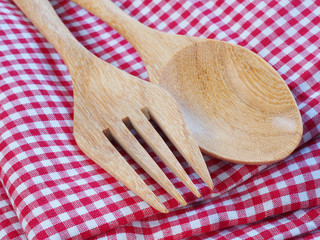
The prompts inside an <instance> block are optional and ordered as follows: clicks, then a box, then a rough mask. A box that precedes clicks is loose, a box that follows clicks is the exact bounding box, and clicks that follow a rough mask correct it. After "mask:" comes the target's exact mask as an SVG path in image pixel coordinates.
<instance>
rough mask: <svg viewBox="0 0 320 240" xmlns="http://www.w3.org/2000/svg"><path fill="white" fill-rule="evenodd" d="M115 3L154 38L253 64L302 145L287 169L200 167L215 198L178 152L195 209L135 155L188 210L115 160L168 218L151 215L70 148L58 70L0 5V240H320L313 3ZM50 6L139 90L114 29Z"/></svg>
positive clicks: (319, 42) (66, 82)
mask: <svg viewBox="0 0 320 240" xmlns="http://www.w3.org/2000/svg"><path fill="white" fill-rule="evenodd" d="M114 2H115V3H116V4H117V5H118V6H120V8H122V9H123V10H125V11H126V12H127V13H128V14H130V15H131V16H133V17H134V18H136V19H138V20H139V21H141V22H142V23H144V24H146V25H148V26H150V27H152V28H156V29H159V30H163V31H166V32H172V33H178V34H184V35H192V36H198V37H206V38H211V39H219V40H224V41H228V42H231V43H235V44H239V45H241V46H244V47H246V48H248V49H250V50H252V51H254V52H256V53H257V54H259V55H260V56H261V57H263V58H264V59H265V60H266V61H267V62H269V63H270V64H271V65H272V66H273V67H274V68H275V69H276V70H277V71H278V72H279V73H280V75H281V76H282V77H283V79H284V80H285V81H286V83H287V84H288V86H289V88H290V90H291V91H292V93H293V95H294V97H295V99H296V101H297V104H298V106H299V109H300V112H301V115H302V120H303V125H304V134H303V139H302V142H301V143H300V145H299V147H298V148H297V149H296V151H295V152H294V153H293V154H291V156H289V157H288V158H287V159H285V160H283V161H281V162H279V163H275V164H272V165H268V166H266V165H263V166H245V165H239V164H232V163H228V162H225V161H220V160H218V159H215V158H211V157H209V156H205V160H206V163H207V165H208V167H209V170H210V173H211V176H212V178H213V182H214V184H215V189H214V191H210V189H209V188H208V187H207V186H206V185H205V184H204V183H203V182H202V181H201V179H200V178H199V177H198V176H197V174H195V173H194V171H193V170H192V169H191V168H190V167H189V166H188V165H187V164H186V162H184V161H183V160H182V159H181V157H180V156H179V155H178V153H177V152H176V151H175V154H176V155H177V156H178V158H179V159H181V160H182V164H183V167H184V168H185V169H186V171H187V173H188V174H189V175H190V177H191V179H192V181H193V182H194V183H195V184H196V186H197V187H198V188H199V191H200V192H201V194H202V196H203V197H202V198H201V199H196V197H195V196H193V194H192V193H191V192H189V191H188V189H187V188H186V187H184V186H183V184H182V183H181V182H180V181H179V180H178V179H177V178H175V177H174V175H173V174H172V173H171V172H170V170H168V169H167V168H166V167H165V166H164V165H163V164H162V163H161V162H160V161H159V159H158V158H157V157H155V156H154V154H153V153H152V152H151V150H150V149H149V148H148V147H147V146H145V145H144V146H145V147H146V148H147V149H148V151H149V152H150V153H151V155H152V156H153V157H154V159H155V161H157V162H158V163H159V165H160V166H161V167H162V168H163V171H164V172H166V174H167V175H168V177H169V178H170V179H171V180H172V182H173V183H174V184H175V186H176V187H177V188H178V189H179V191H180V192H181V193H182V195H183V197H184V198H185V199H186V200H187V201H188V203H189V204H188V206H186V207H181V206H179V204H178V203H177V202H176V201H175V200H174V199H173V198H172V197H171V196H170V195H168V194H167V193H166V192H165V191H164V190H163V189H162V188H161V187H160V186H159V185H158V184H156V183H155V182H154V181H153V180H152V179H150V177H149V176H148V175H147V174H146V173H145V172H143V170H142V169H141V168H140V167H139V166H138V165H137V164H135V163H134V161H133V160H132V159H130V157H129V156H127V155H126V154H125V153H122V154H123V155H124V156H125V157H126V158H127V159H128V161H129V163H130V164H131V165H132V166H133V167H134V168H135V169H136V171H137V172H138V173H139V174H140V176H141V177H142V178H143V179H144V180H145V181H146V183H147V184H148V185H150V187H151V188H152V190H153V191H154V192H155V193H156V195H157V196H159V198H160V200H161V201H162V202H163V203H164V204H165V205H166V207H168V208H169V209H170V213H169V214H160V213H158V212H157V211H155V210H154V209H152V208H151V207H149V206H148V205H147V204H146V203H144V202H143V201H142V200H141V199H140V198H138V197H136V196H135V195H134V194H133V193H132V192H130V191H128V190H127V189H126V188H125V187H123V186H122V185H121V184H120V183H118V182H117V181H116V180H115V179H114V178H112V177H111V176H110V175H109V174H108V173H106V172H104V171H103V170H102V169H101V168H100V167H99V166H98V165H96V164H95V163H94V162H93V161H91V160H90V159H88V157H86V156H85V155H84V154H83V153H82V152H81V150H80V149H79V148H78V147H77V145H76V143H75V140H74V136H73V131H72V126H73V119H72V117H73V97H72V94H73V89H72V84H71V78H70V75H69V73H68V70H67V68H66V66H65V65H64V63H63V61H62V60H61V58H60V56H59V55H58V54H57V52H56V51H55V50H54V49H53V47H52V46H51V45H50V44H49V43H48V42H47V41H46V39H45V38H44V37H43V36H42V35H41V34H40V33H39V32H38V30H37V29H36V28H35V27H34V26H33V25H32V24H31V23H30V21H29V20H28V19H27V18H26V17H25V16H24V15H23V14H22V13H21V12H20V11H19V10H18V8H17V7H16V6H15V5H14V4H13V2H12V1H11V0H0V109H1V111H0V141H1V142H0V180H1V184H0V239H19V240H20V239H71V238H74V239H86V238H91V239H106V237H109V239H116V238H118V239H143V238H145V239H165V238H167V239H181V238H190V239H236V238H238V239H252V237H254V238H255V239H268V238H270V239H272V238H277V239H284V238H286V239H287V238H296V239H299V238H301V239H313V238H317V237H318V238H319V237H320V207H319V206H318V205H320V135H319V131H320V116H319V112H320V103H319V101H320V83H319V81H320V70H319V69H320V49H319V48H320V2H319V1H309V0H305V1H298V0H295V1H258V0H254V1H241V0H238V1H235V0H227V1H198V0H182V1H173V0H153V1H141V0H117V1H115V0H114ZM51 3H52V4H53V6H54V8H55V9H56V11H57V12H58V14H59V16H60V17H61V18H62V20H63V21H64V23H65V24H66V25H67V26H68V27H69V29H70V30H71V32H72V33H73V34H74V35H75V36H76V38H77V39H78V40H79V41H80V42H81V43H82V44H83V45H84V46H85V47H86V48H88V49H89V50H90V51H91V52H93V53H94V54H95V55H97V56H99V57H101V58H102V59H104V60H106V61H107V62H109V63H111V64H112V65H114V66H117V67H118V68H120V69H123V70H124V71H126V72H128V73H130V74H133V75H135V76H138V77H140V78H142V79H144V80H147V79H148V75H147V73H146V71H145V68H144V65H143V62H142V61H141V59H140V58H139V56H138V54H137V53H136V52H135V50H134V49H133V48H132V46H131V45H130V44H129V43H128V42H127V41H126V40H124V39H123V38H122V37H121V36H120V35H119V34H118V33H116V32H115V31H114V30H113V29H112V28H110V27H109V26H108V25H106V24H105V23H103V22H102V21H101V20H99V19H98V18H96V17H94V16H93V15H91V14H89V13H88V12H87V11H85V10H84V9H82V8H80V7H79V6H77V5H76V4H74V3H72V2H71V1H69V0H61V1H51ZM172 149H173V148H172ZM173 150H174V149H173Z"/></svg>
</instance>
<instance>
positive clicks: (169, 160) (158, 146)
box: [130, 111, 201, 197]
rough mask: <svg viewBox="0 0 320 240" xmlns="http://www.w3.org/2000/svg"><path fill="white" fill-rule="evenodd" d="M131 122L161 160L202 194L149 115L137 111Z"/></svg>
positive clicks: (199, 195)
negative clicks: (151, 121)
mask: <svg viewBox="0 0 320 240" xmlns="http://www.w3.org/2000/svg"><path fill="white" fill-rule="evenodd" d="M130 120H131V124H132V126H133V127H134V129H135V130H136V131H137V132H138V134H139V135H140V136H141V137H142V138H143V140H144V141H145V142H146V143H147V144H148V145H149V146H150V147H151V149H152V150H153V151H154V152H155V153H156V154H157V155H158V156H159V157H160V158H161V160H162V161H163V162H164V163H165V164H166V165H167V166H168V167H169V169H170V170H171V171H172V172H173V173H174V174H175V175H176V176H177V177H178V178H179V179H180V180H181V181H182V182H183V183H184V184H185V185H186V186H187V187H188V188H189V189H190V191H191V192H193V194H194V195H196V196H197V197H201V194H200V193H199V191H198V190H197V188H196V186H195V185H194V184H193V182H192V181H191V180H190V178H189V176H188V175H187V174H186V172H185V171H184V169H183V168H182V166H181V165H180V163H179V161H178V160H177V158H176V157H175V156H174V154H173V153H172V151H171V150H170V149H169V147H168V145H167V144H166V143H165V142H164V140H163V139H162V138H161V136H160V135H159V133H158V132H157V131H156V130H155V129H154V127H153V126H152V124H151V123H150V122H149V121H148V119H147V117H146V116H145V115H144V114H143V113H142V111H141V112H140V113H135V115H132V116H131V117H130Z"/></svg>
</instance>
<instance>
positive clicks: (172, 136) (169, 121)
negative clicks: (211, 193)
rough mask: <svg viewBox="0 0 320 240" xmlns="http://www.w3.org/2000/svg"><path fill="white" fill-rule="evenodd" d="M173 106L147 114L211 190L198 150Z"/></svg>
mask: <svg viewBox="0 0 320 240" xmlns="http://www.w3.org/2000/svg"><path fill="white" fill-rule="evenodd" d="M174 105H175V104H174V103H172V105H171V107H172V108H173V109H171V108H170V109H169V108H167V109H166V111H164V110H163V109H161V111H159V110H158V109H157V108H156V107H153V108H152V109H149V114H150V115H151V118H152V119H153V120H154V121H155V122H156V123H157V124H158V125H159V126H160V128H161V130H162V131H163V132H164V133H165V134H166V136H167V137H168V138H169V140H170V141H171V142H172V143H173V145H174V146H175V147H176V148H177V150H178V151H179V152H180V154H181V155H182V156H183V157H184V158H185V160H186V161H187V162H188V163H189V164H190V166H191V167H192V168H193V169H194V170H195V172H196V173H197V174H198V175H199V176H200V178H201V179H202V180H203V181H204V182H205V183H206V184H207V185H208V186H209V188H211V189H213V182H212V179H211V177H210V174H209V171H208V168H207V166H206V164H205V162H204V160H203V157H202V154H201V152H200V149H199V147H198V146H197V144H196V142H195V141H194V140H193V139H192V137H191V132H190V130H189V129H188V128H187V125H186V124H185V122H184V121H183V118H182V113H181V112H180V110H179V108H178V107H176V108H174Z"/></svg>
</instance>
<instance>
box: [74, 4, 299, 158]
mask: <svg viewBox="0 0 320 240" xmlns="http://www.w3.org/2000/svg"><path fill="white" fill-rule="evenodd" d="M72 1H74V2H76V3H77V4H79V5H80V6H82V7H84V8H85V9H87V10H88V11H90V12H92V13H93V14H95V15H96V16H98V17H99V18H101V19H102V20H103V21H105V22H106V23H108V24H109V25H110V26H112V27H113V28H115V29H116V30H117V31H118V32H119V33H120V34H122V35H123V36H124V37H125V38H126V39H127V40H128V41H129V42H130V43H131V44H132V45H133V46H134V48H135V49H136V50H137V51H138V53H139V54H140V56H141V58H142V60H143V61H144V63H145V65H146V69H147V71H148V74H149V78H150V81H151V82H153V83H155V84H159V85H160V86H161V87H163V88H165V89H167V90H168V91H169V92H170V93H171V94H172V95H173V96H174V98H175V99H176V100H177V102H178V104H179V106H180V108H181V110H182V112H183V115H184V117H185V120H186V121H187V123H188V125H189V127H190V128H191V131H192V134H193V136H194V137H195V139H196V141H197V143H198V145H199V146H200V148H201V149H202V150H203V151H204V152H205V153H207V154H209V155H213V156H215V157H218V158H220V159H224V160H227V161H231V162H235V163H243V164H267V163H271V162H275V161H278V160H281V159H283V158H285V157H287V156H288V155H289V154H290V153H291V152H292V151H293V150H294V149H295V148H296V147H297V145H298V144H299V142H300V140H301V136H302V121H301V116H300V113H299V110H298V107H297V105H296V102H295V100H294V98H293V96H292V95H291V92H290V90H289V88H288V86H287V85H286V84H285V82H284V81H283V79H282V78H281V77H280V75H279V74H278V73H277V72H276V71H275V70H274V69H273V68H272V67H271V66H270V65H269V64H268V63H267V62H266V61H264V60H263V59H262V58H261V57H259V56H258V55H257V54H255V53H253V52H252V51H250V50H248V49H245V48H243V47H240V46H237V45H233V44H230V43H227V42H222V41H217V40H211V39H201V38H195V37H189V36H181V35H173V34H168V33H164V32H160V31H157V30H154V29H151V28H148V27H146V26H144V25H143V24H141V23H139V22H138V21H136V20H134V19H133V18H131V17H129V16H128V15H126V14H125V13H124V12H123V11H121V10H120V9H119V8H118V7H117V6H116V5H114V4H113V3H112V2H111V1H110V0H95V1H89V0H72Z"/></svg>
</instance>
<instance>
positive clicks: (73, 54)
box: [13, 0, 88, 70]
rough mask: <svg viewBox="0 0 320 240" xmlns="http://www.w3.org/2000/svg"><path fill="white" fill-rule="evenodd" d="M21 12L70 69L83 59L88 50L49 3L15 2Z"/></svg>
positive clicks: (38, 1) (21, 0) (34, 1)
mask: <svg viewBox="0 0 320 240" xmlns="http://www.w3.org/2000/svg"><path fill="white" fill-rule="evenodd" d="M13 1H14V3H15V4H16V5H17V6H18V7H19V8H20V10H21V11H22V12H23V13H24V14H25V15H26V16H27V17H28V18H29V20H30V21H31V22H32V23H33V24H34V25H35V26H36V27H37V28H38V30H39V31H40V32H41V33H42V35H44V37H45V38H46V39H47V40H48V41H49V42H50V43H51V44H52V45H53V46H54V48H55V49H56V50H57V52H58V53H59V54H60V56H61V57H62V59H63V60H64V62H65V64H67V66H68V69H69V70H70V69H74V66H71V67H70V65H72V64H74V63H75V62H79V61H74V60H76V59H79V58H81V57H83V55H84V54H86V53H88V50H87V49H86V48H85V47H83V46H82V45H81V44H80V43H79V42H78V41H77V40H76V38H75V37H74V36H73V35H72V33H71V32H70V31H69V30H68V28H67V27H66V26H65V25H64V23H63V22H62V21H61V19H60V18H59V16H58V15H57V13H56V12H55V10H54V8H53V7H52V6H51V4H50V3H49V1H44V0H13Z"/></svg>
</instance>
